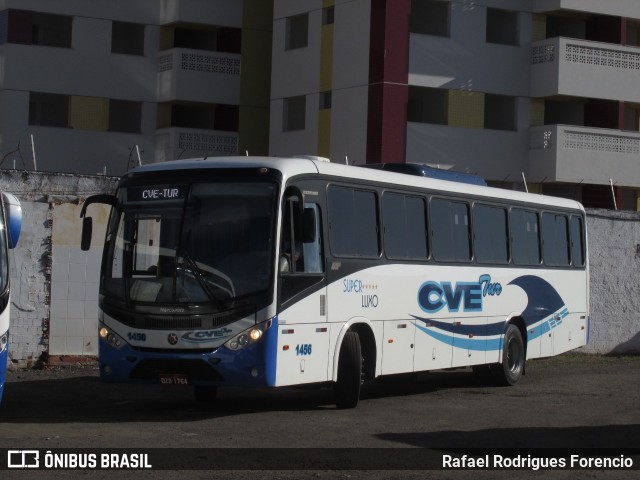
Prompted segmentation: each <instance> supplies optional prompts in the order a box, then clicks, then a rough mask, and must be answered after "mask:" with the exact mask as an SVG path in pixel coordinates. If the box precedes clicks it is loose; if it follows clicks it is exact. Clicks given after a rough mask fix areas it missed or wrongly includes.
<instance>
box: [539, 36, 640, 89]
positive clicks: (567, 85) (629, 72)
mask: <svg viewBox="0 0 640 480" xmlns="http://www.w3.org/2000/svg"><path fill="white" fill-rule="evenodd" d="M531 64H532V77H531V78H532V83H531V90H532V95H533V96H534V97H544V96H552V95H574V96H582V97H587V98H602V99H610V100H627V101H640V92H639V91H638V88H637V85H638V82H640V48H637V47H627V46H622V45H614V44H608V43H600V42H591V41H585V40H577V39H572V38H560V37H558V38H552V39H548V40H544V41H541V42H536V43H534V44H533V48H532V56H531Z"/></svg>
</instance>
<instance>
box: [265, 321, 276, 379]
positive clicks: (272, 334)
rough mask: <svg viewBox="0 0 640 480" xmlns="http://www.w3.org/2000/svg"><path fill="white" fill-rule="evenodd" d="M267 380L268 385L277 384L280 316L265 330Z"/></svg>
mask: <svg viewBox="0 0 640 480" xmlns="http://www.w3.org/2000/svg"><path fill="white" fill-rule="evenodd" d="M264 348H265V352H264V357H265V358H264V360H265V365H266V368H265V372H264V373H265V380H266V382H267V386H269V387H275V386H276V380H277V378H276V371H277V365H278V317H277V316H276V317H273V320H272V322H271V328H269V329H268V330H267V331H266V332H265V338H264Z"/></svg>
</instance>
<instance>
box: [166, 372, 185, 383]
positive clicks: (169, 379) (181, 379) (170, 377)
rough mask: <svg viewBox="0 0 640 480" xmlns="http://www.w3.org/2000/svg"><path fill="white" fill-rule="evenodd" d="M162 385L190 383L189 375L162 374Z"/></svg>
mask: <svg viewBox="0 0 640 480" xmlns="http://www.w3.org/2000/svg"><path fill="white" fill-rule="evenodd" d="M160 383H161V384H162V385H189V377H187V376H186V375H182V374H176V373H174V374H160Z"/></svg>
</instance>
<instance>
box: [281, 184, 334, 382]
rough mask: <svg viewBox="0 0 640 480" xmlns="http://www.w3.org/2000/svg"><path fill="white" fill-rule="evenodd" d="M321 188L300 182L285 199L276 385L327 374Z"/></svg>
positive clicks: (321, 379) (322, 377)
mask: <svg viewBox="0 0 640 480" xmlns="http://www.w3.org/2000/svg"><path fill="white" fill-rule="evenodd" d="M303 187H304V188H303ZM303 192H304V194H303ZM320 194H321V191H320V190H319V189H314V188H313V185H300V186H297V187H289V188H288V189H287V191H286V192H285V197H284V200H283V206H282V225H281V235H280V246H279V252H278V296H279V302H278V366H277V379H276V382H277V385H291V384H297V383H312V382H324V381H327V380H328V369H327V365H328V363H327V362H328V355H329V338H330V335H329V334H330V332H329V324H328V323H327V311H326V310H327V309H326V295H327V294H326V289H327V284H326V278H325V272H324V270H325V262H324V249H323V242H322V209H321V208H320V203H319V199H318V196H319V195H320Z"/></svg>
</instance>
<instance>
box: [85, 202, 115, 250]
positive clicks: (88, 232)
mask: <svg viewBox="0 0 640 480" xmlns="http://www.w3.org/2000/svg"><path fill="white" fill-rule="evenodd" d="M92 203H104V204H106V205H111V207H112V208H113V207H117V205H118V199H117V198H116V197H115V196H113V195H106V194H99V195H92V196H91V197H89V198H87V199H86V200H85V201H84V204H83V205H82V210H80V218H82V238H81V239H80V248H81V249H82V250H84V251H85V252H86V251H87V250H89V248H90V247H91V236H92V235H93V220H92V219H91V217H87V207H88V206H89V205H91V204H92Z"/></svg>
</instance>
